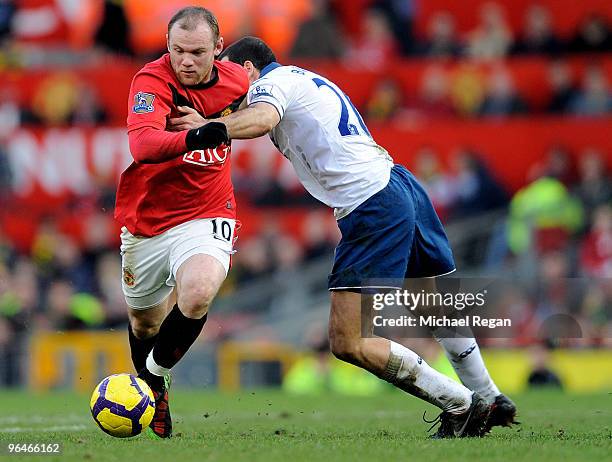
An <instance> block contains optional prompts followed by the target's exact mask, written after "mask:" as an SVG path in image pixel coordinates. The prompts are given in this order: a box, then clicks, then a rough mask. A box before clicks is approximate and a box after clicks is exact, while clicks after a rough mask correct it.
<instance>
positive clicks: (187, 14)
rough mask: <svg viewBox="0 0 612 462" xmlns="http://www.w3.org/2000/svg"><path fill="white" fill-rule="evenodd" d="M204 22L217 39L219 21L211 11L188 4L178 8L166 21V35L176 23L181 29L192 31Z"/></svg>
mask: <svg viewBox="0 0 612 462" xmlns="http://www.w3.org/2000/svg"><path fill="white" fill-rule="evenodd" d="M202 22H205V23H206V24H208V26H209V27H210V30H212V33H213V37H214V40H215V42H216V41H217V40H218V39H219V22H218V21H217V17H216V16H215V15H214V14H213V12H212V11H210V10H208V9H206V8H202V7H200V6H188V7H185V8H182V9H180V10H178V11H177V12H176V13H175V14H174V16H172V18H171V19H170V22H169V23H168V35H170V29H172V26H174V25H175V24H178V27H180V28H181V29H183V30H187V31H193V30H195V29H196V27H198V25H199V24H201V23H202Z"/></svg>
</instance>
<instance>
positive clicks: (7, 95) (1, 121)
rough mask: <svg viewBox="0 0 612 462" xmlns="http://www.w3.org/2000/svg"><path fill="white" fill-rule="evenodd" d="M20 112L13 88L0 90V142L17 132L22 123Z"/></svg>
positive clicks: (15, 91)
mask: <svg viewBox="0 0 612 462" xmlns="http://www.w3.org/2000/svg"><path fill="white" fill-rule="evenodd" d="M21 119H22V110H21V107H20V104H19V101H18V99H17V90H16V89H15V88H14V87H5V88H2V89H0V141H3V140H4V139H5V138H6V137H7V136H8V135H10V134H12V133H13V132H14V131H15V130H17V129H18V128H19V127H20V125H21V122H22V120H21Z"/></svg>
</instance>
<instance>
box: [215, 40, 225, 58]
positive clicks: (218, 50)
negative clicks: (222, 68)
mask: <svg viewBox="0 0 612 462" xmlns="http://www.w3.org/2000/svg"><path fill="white" fill-rule="evenodd" d="M222 51H223V37H219V39H218V40H217V43H215V52H214V53H215V58H218V57H219V55H220V54H221V52H222Z"/></svg>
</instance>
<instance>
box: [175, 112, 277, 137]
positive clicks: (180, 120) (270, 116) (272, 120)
mask: <svg viewBox="0 0 612 462" xmlns="http://www.w3.org/2000/svg"><path fill="white" fill-rule="evenodd" d="M179 111H180V112H181V114H183V116H182V117H177V118H174V119H170V120H169V121H168V126H169V128H170V130H173V131H179V130H189V129H195V128H198V127H201V126H203V125H204V124H206V123H207V122H221V123H223V124H225V126H226V127H227V132H228V135H229V137H230V138H231V139H249V138H257V137H259V136H262V135H265V134H266V133H268V132H269V131H270V130H272V129H273V128H274V127H276V125H278V123H279V122H280V115H279V114H278V111H277V110H276V108H275V107H274V106H272V105H271V104H268V103H254V104H251V105H250V106H248V107H247V108H245V109H241V110H239V111H237V112H234V113H233V114H230V115H228V116H225V117H220V118H218V119H208V120H207V119H205V118H204V117H202V116H201V115H200V114H198V113H197V112H196V111H194V110H193V109H191V108H185V107H179Z"/></svg>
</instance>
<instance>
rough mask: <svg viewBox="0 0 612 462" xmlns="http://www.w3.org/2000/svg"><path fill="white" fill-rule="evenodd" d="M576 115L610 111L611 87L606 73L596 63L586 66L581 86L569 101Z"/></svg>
mask: <svg viewBox="0 0 612 462" xmlns="http://www.w3.org/2000/svg"><path fill="white" fill-rule="evenodd" d="M570 110H571V112H572V113H574V114H576V115H583V116H600V115H605V114H608V113H610V112H612V89H611V88H610V86H609V83H608V79H607V77H606V73H605V71H604V70H603V68H602V67H601V66H600V65H598V64H591V65H590V66H588V67H587V68H586V71H585V75H584V77H583V79H582V86H581V88H580V90H579V91H578V93H577V95H576V96H575V97H574V99H573V100H572V101H571V103H570Z"/></svg>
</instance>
